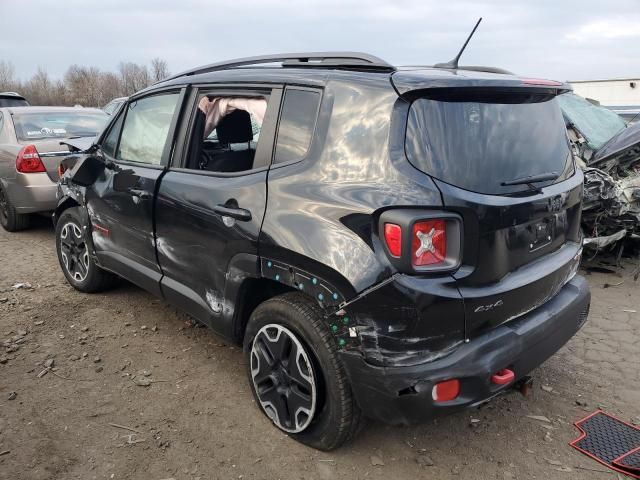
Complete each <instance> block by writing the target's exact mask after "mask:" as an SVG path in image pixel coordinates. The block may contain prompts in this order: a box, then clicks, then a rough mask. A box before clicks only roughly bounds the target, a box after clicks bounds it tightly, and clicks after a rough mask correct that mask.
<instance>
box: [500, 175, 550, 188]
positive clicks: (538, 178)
mask: <svg viewBox="0 0 640 480" xmlns="http://www.w3.org/2000/svg"><path fill="white" fill-rule="evenodd" d="M559 176H560V174H559V173H558V172H549V173H541V174H539V175H529V176H528V177H520V178H514V179H513V180H509V181H507V182H502V183H501V184H500V185H502V186H503V187H509V186H511V185H531V184H534V183H538V182H549V181H551V180H555V179H556V178H558V177H559Z"/></svg>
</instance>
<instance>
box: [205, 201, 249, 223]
mask: <svg viewBox="0 0 640 480" xmlns="http://www.w3.org/2000/svg"><path fill="white" fill-rule="evenodd" d="M213 211H214V212H216V213H219V214H220V215H222V216H223V217H231V218H235V219H236V220H240V221H241V222H248V221H250V220H251V212H250V211H249V210H246V209H244V208H229V207H225V206H224V205H216V206H215V207H213Z"/></svg>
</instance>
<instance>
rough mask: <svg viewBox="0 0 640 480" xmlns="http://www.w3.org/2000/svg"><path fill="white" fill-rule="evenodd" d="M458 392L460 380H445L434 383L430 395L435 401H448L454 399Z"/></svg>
mask: <svg viewBox="0 0 640 480" xmlns="http://www.w3.org/2000/svg"><path fill="white" fill-rule="evenodd" d="M459 394H460V380H456V379H454V380H446V381H444V382H440V383H436V384H435V385H434V386H433V390H432V391H431V396H432V397H433V400H434V401H436V402H448V401H450V400H455V399H456V398H457V397H458V395H459Z"/></svg>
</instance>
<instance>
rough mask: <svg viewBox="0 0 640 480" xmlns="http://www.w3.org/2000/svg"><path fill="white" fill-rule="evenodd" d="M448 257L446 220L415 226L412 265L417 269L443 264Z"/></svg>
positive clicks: (421, 223) (412, 240) (412, 242)
mask: <svg viewBox="0 0 640 480" xmlns="http://www.w3.org/2000/svg"><path fill="white" fill-rule="evenodd" d="M446 257H447V230H446V227H445V221H444V220H440V219H438V220H424V221H422V222H416V223H414V224H413V233H412V236H411V263H412V264H413V265H414V266H416V267H422V266H425V265H436V264H438V263H443V262H444V261H445V259H446Z"/></svg>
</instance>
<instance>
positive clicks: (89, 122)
mask: <svg viewBox="0 0 640 480" xmlns="http://www.w3.org/2000/svg"><path fill="white" fill-rule="evenodd" d="M108 119H109V117H108V116H107V115H106V114H105V113H87V112H82V111H81V110H79V111H77V112H68V111H67V112H39V113H16V114H14V115H13V124H14V126H15V129H16V136H17V137H18V140H21V141H29V140H42V139H46V138H68V137H95V136H96V135H97V134H98V133H100V132H101V131H102V129H103V127H104V125H105V123H106V122H107V120H108Z"/></svg>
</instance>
